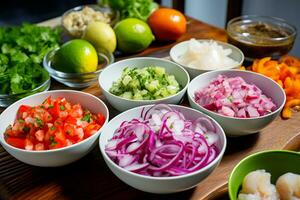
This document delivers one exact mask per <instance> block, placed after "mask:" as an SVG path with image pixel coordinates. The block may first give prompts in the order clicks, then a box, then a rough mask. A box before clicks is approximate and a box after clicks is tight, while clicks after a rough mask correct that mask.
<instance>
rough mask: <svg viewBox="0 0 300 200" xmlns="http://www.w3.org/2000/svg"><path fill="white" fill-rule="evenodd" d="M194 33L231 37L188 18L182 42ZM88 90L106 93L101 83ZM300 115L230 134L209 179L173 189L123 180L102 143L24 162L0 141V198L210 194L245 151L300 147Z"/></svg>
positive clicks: (157, 50)
mask: <svg viewBox="0 0 300 200" xmlns="http://www.w3.org/2000/svg"><path fill="white" fill-rule="evenodd" d="M58 20H59V19H53V20H50V21H47V22H44V23H43V24H44V25H56V24H57V21H58ZM193 37H194V38H199V39H200V38H203V39H204V38H210V39H215V40H220V41H226V33H225V31H224V30H222V29H219V28H216V27H213V26H211V25H208V24H205V23H202V22H200V21H197V20H195V19H192V18H188V29H187V33H186V34H185V35H184V36H182V37H181V38H180V39H179V40H178V41H177V42H179V41H183V40H187V39H189V38H193ZM174 44H175V43H159V42H156V43H154V44H153V45H152V46H151V47H150V48H148V49H147V50H145V51H143V52H141V53H139V54H137V55H134V56H155V57H166V56H168V52H169V49H170V48H171V47H172V46H173V45H174ZM51 87H52V89H58V88H65V87H64V86H62V85H61V84H59V83H57V82H55V81H52V86H51ZM83 91H85V92H89V93H91V94H94V95H96V96H98V97H100V98H103V97H102V95H101V91H100V88H99V87H98V85H94V86H91V87H89V88H86V89H84V90H83ZM0 111H2V110H0ZM110 114H111V115H115V114H116V112H115V110H113V109H112V108H111V109H110ZM299 120H300V113H296V114H294V116H293V118H292V119H290V120H286V121H284V120H282V119H280V118H278V119H276V120H275V121H274V122H273V123H272V124H271V125H269V126H268V127H267V128H265V129H264V130H262V131H261V132H260V133H259V134H255V135H251V136H246V137H240V138H228V146H227V149H226V153H225V155H224V157H223V160H222V162H221V164H220V165H219V166H218V167H217V169H216V170H215V171H214V172H213V173H212V174H211V175H210V176H209V177H208V178H207V179H205V180H204V181H203V182H201V183H200V184H199V185H198V186H197V187H196V188H194V189H191V190H188V191H185V192H181V193H177V194H170V195H155V194H148V193H144V192H141V191H138V190H135V189H133V188H131V187H130V186H127V185H126V184H124V183H123V182H121V181H120V180H119V179H118V178H117V177H116V176H114V175H113V174H112V172H111V171H110V170H109V169H108V167H107V166H106V164H105V163H104V160H103V158H102V157H101V154H100V151H99V147H98V146H97V147H95V149H94V150H93V151H92V152H91V153H90V154H88V155H87V156H85V157H84V158H82V159H81V160H79V161H77V162H75V163H73V164H70V165H67V166H64V167H58V168H40V167H33V166H29V165H26V164H23V163H21V162H20V161H18V160H16V159H14V158H13V157H12V156H10V155H9V154H8V153H7V152H6V151H5V150H4V149H3V148H2V147H0V199H20V200H24V199H30V200H35V199H53V200H54V199H55V200H57V199H82V200H89V199H122V200H127V199H176V200H177V199H192V200H196V199H197V200H201V199H208V197H207V195H208V193H210V192H212V191H214V190H215V189H217V188H219V187H220V186H221V185H224V184H225V183H226V181H227V178H228V175H229V173H230V172H231V170H232V168H233V167H234V166H235V165H236V164H237V163H238V162H239V161H240V160H241V159H242V158H243V157H245V156H247V155H249V154H251V153H253V152H257V151H260V150H265V149H281V148H283V147H284V146H285V145H286V144H287V142H288V141H289V140H290V139H291V138H293V137H295V138H294V139H293V140H291V141H292V142H291V143H289V145H288V146H289V148H299V146H298V144H299V143H298V142H299V140H300V135H299V134H298V132H299V130H300V124H299ZM223 200H224V198H223Z"/></svg>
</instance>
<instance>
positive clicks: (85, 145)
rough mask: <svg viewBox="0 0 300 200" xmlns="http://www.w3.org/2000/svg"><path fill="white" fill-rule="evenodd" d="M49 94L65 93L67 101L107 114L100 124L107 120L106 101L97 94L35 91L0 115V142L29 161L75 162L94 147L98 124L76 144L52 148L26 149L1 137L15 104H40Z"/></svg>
mask: <svg viewBox="0 0 300 200" xmlns="http://www.w3.org/2000/svg"><path fill="white" fill-rule="evenodd" d="M49 96H51V97H52V98H56V97H65V98H66V99H67V100H68V101H70V102H72V103H79V104H81V105H82V107H83V108H87V109H88V110H90V111H91V112H93V113H99V112H100V113H102V114H103V115H104V116H105V117H106V120H105V123H104V125H103V126H105V124H107V122H108V118H109V113H108V109H107V107H106V105H105V104H104V103H103V102H102V101H101V100H100V99H99V98H97V97H95V96H93V95H91V94H88V93H84V92H79V91H73V90H53V91H47V92H42V93H37V94H34V95H31V96H28V97H26V98H24V99H21V100H19V101H17V102H15V103H14V104H12V105H11V106H9V107H8V108H7V109H6V110H5V111H3V112H2V114H1V115H0V124H1V126H0V142H1V145H2V146H3V147H4V149H5V150H6V151H7V152H8V153H9V154H11V155H12V156H13V157H15V158H16V159H18V160H20V161H22V162H24V163H27V164H30V165H35V166H41V167H56V166H62V165H66V164H69V163H71V162H74V161H76V160H78V159H80V158H82V157H83V156H85V155H86V154H87V153H89V152H90V151H91V150H92V149H93V148H94V147H95V145H96V144H97V141H98V140H97V139H98V137H99V135H100V132H101V131H102V129H103V127H102V128H100V130H99V131H98V132H97V133H95V134H94V135H92V136H90V137H89V138H87V139H85V140H83V141H81V142H79V143H77V144H74V145H71V146H68V147H64V148H59V149H54V150H45V151H29V150H24V149H19V148H15V147H13V146H11V145H9V144H7V143H6V142H5V140H4V132H5V129H6V128H7V127H8V125H11V124H13V122H14V120H15V118H16V114H17V111H18V108H19V107H20V106H21V105H23V104H25V105H30V106H34V105H38V104H41V103H42V102H43V101H44V100H45V99H46V98H47V97H49Z"/></svg>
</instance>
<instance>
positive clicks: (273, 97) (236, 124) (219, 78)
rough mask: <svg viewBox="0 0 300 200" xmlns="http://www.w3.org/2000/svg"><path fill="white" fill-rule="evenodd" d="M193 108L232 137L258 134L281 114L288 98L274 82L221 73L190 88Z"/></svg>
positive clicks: (245, 73) (196, 81) (203, 77)
mask: <svg viewBox="0 0 300 200" xmlns="http://www.w3.org/2000/svg"><path fill="white" fill-rule="evenodd" d="M188 99H189V102H190V105H191V107H193V108H195V109H197V110H200V111H202V112H204V113H206V114H208V115H209V116H211V117H212V118H214V119H215V120H216V121H217V122H219V123H220V124H221V126H222V128H224V130H225V133H226V135H228V136H243V135H249V134H253V133H257V132H259V131H260V130H262V129H263V128H264V127H266V126H267V125H268V124H270V123H271V122H272V121H273V120H274V119H275V118H276V117H277V116H278V115H279V113H280V112H281V110H282V108H283V106H284V104H285V101H286V96H285V93H284V90H283V89H282V87H281V86H280V85H278V84H277V83H276V82H275V81H273V80H272V79H270V78H268V77H266V76H263V75H260V74H258V73H254V72H250V71H243V70H219V71H212V72H207V73H204V74H201V75H199V76H197V77H196V78H195V79H193V81H192V82H191V83H190V84H189V86H188Z"/></svg>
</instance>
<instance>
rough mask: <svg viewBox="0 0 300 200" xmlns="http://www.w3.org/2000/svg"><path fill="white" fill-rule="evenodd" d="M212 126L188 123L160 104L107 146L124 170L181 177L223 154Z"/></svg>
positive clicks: (202, 120)
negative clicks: (218, 146) (220, 153)
mask: <svg viewBox="0 0 300 200" xmlns="http://www.w3.org/2000/svg"><path fill="white" fill-rule="evenodd" d="M215 131H216V128H215V127H214V125H213V124H212V122H211V121H210V120H209V119H207V118H204V117H201V118H198V119H195V120H194V121H191V120H188V119H186V118H185V116H183V114H182V113H180V112H179V111H177V110H174V109H172V108H170V107H168V106H167V105H162V104H158V105H156V106H153V107H151V108H149V109H148V110H143V111H142V113H141V118H138V119H132V120H130V121H124V122H123V123H122V124H121V125H120V127H119V128H118V129H117V130H116V131H115V133H114V136H113V138H112V139H111V140H110V141H109V142H108V143H107V145H106V147H105V151H106V153H107V155H108V156H109V157H110V158H111V159H112V160H113V161H114V162H115V163H116V164H118V165H119V166H120V167H123V168H124V169H126V170H129V171H132V172H135V173H139V174H142V175H147V176H158V177H166V176H179V175H183V174H188V173H192V172H195V171H197V170H199V169H201V168H204V167H205V166H207V165H208V164H209V163H211V162H212V161H213V160H214V159H215V158H216V157H217V155H218V154H219V149H218V148H217V147H216V146H215V144H216V143H217V141H218V140H219V138H218V135H217V134H216V133H215Z"/></svg>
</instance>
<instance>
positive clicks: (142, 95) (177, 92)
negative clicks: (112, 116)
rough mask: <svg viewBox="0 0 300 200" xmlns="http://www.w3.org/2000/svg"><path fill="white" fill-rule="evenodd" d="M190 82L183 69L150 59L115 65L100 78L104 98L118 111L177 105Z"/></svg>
mask: <svg viewBox="0 0 300 200" xmlns="http://www.w3.org/2000/svg"><path fill="white" fill-rule="evenodd" d="M189 82H190V77H189V75H188V73H187V71H186V70H185V69H184V68H183V67H181V66H180V65H178V64H176V63H174V62H172V61H169V60H165V59H161V58H151V57H139V58H130V59H125V60H122V61H119V62H116V63H113V64H111V65H110V66H108V67H107V68H105V69H104V70H103V71H102V72H101V74H100V75H99V85H100V88H101V89H102V92H103V94H104V96H105V98H106V99H107V100H108V102H109V103H110V104H111V105H112V106H113V107H114V108H116V109H117V110H119V111H125V110H128V109H130V108H134V107H137V106H141V105H149V104H157V103H166V104H178V103H180V101H181V100H182V98H183V96H184V94H185V92H186V90H187V85H188V83H189Z"/></svg>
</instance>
